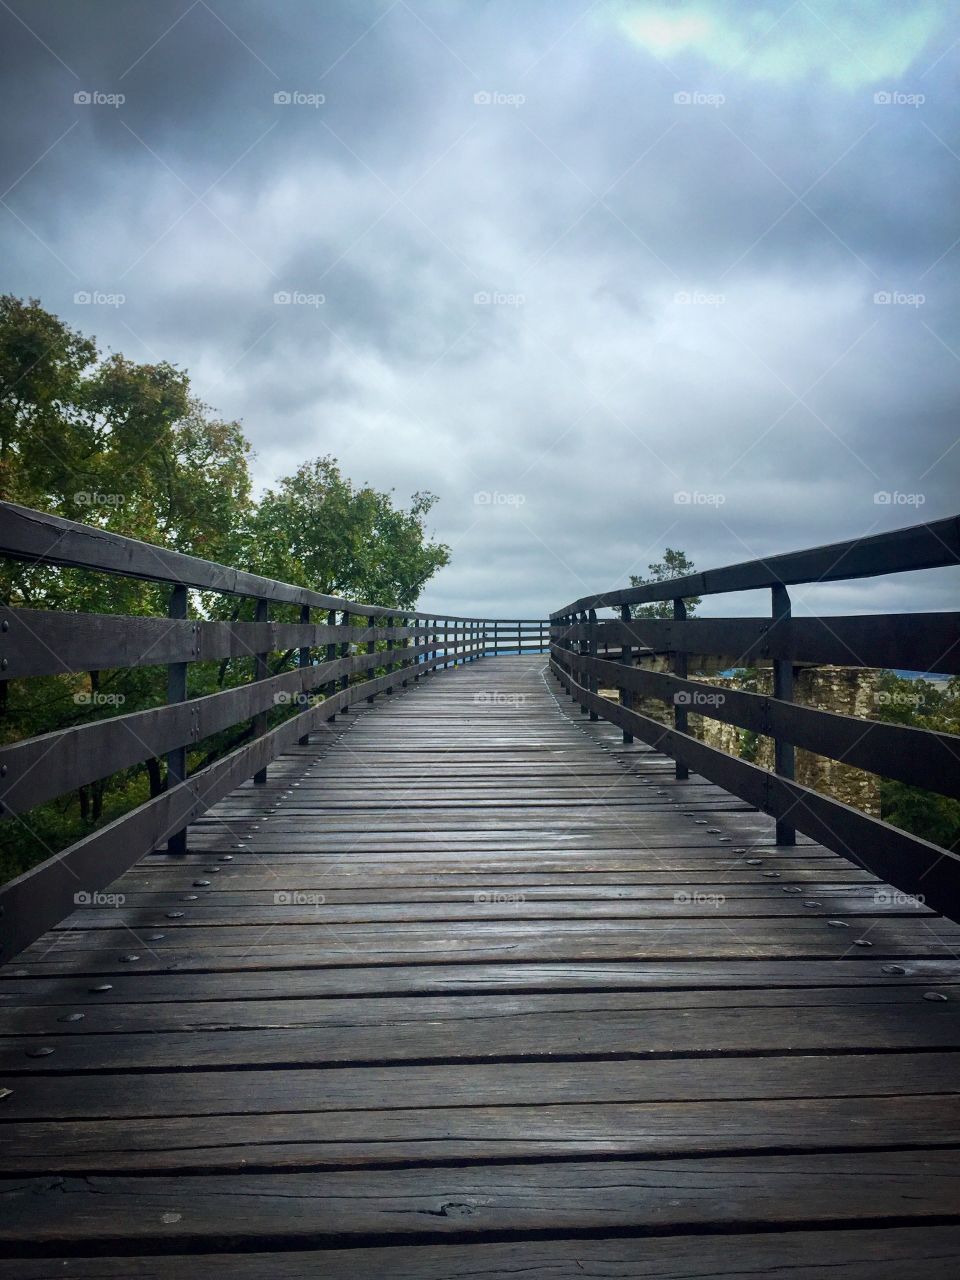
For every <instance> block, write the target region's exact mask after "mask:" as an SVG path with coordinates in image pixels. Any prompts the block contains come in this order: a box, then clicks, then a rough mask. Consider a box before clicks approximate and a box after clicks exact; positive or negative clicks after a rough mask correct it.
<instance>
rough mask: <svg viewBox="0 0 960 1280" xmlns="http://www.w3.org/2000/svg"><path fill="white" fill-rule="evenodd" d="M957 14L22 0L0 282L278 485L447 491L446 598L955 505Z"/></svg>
mask: <svg viewBox="0 0 960 1280" xmlns="http://www.w3.org/2000/svg"><path fill="white" fill-rule="evenodd" d="M958 36H960V23H958V21H957V18H956V15H954V14H951V13H950V11H949V10H948V9H947V8H946V7H945V6H943V5H934V4H927V3H918V2H915V3H909V4H908V3H887V2H884V3H873V2H872V0H855V2H851V0H844V2H843V3H841V0H810V2H809V3H803V4H801V5H796V4H788V3H778V4H776V5H774V6H761V5H754V4H750V3H737V2H735V0H730V2H727V3H719V2H717V0H710V2H707V0H705V2H704V3H699V4H696V5H693V4H690V5H686V4H665V3H664V4H656V3H639V2H638V3H614V2H613V0H608V2H606V3H601V4H599V5H597V4H594V5H587V4H581V3H565V2H562V0H561V2H559V3H549V4H547V3H527V4H524V5H523V6H517V5H510V4H507V3H486V4H482V5H478V4H467V3H441V2H440V0H434V2H431V3H427V2H425V0H417V2H416V3H413V2H411V3H408V2H407V0H396V2H390V0H382V2H380V0H378V2H377V3H349V4H348V3H341V4H336V3H324V4H319V3H307V2H306V0H284V2H282V3H278V4H273V5H268V4H266V3H262V2H254V0H232V2H231V3H230V4H229V5H228V4H226V3H225V2H224V0H216V2H213V0H211V3H207V2H206V0H197V2H196V3H193V4H191V3H190V0H178V2H177V3H169V2H168V0H151V2H150V3H147V2H146V0H144V2H142V3H141V2H140V0H97V3H93V0H87V2H83V0H69V2H67V0H41V2H40V3H36V4H30V5H27V4H25V3H23V0H19V3H18V2H16V0H9V2H8V3H5V4H3V5H2V6H0V68H2V71H3V75H2V82H0V83H2V88H0V101H2V105H3V109H4V112H5V117H6V119H7V120H8V121H14V120H15V121H16V127H15V128H9V129H8V130H7V131H6V136H5V139H4V142H3V148H4V149H3V152H2V155H0V164H2V181H0V189H3V191H4V194H3V205H2V206H0V237H2V241H0V243H2V246H3V250H4V261H5V264H6V272H5V278H4V281H3V288H4V290H5V291H9V292H14V293H18V294H21V295H31V296H38V297H39V298H40V299H41V300H42V302H43V303H44V304H45V305H46V306H48V307H49V308H51V309H52V310H55V311H57V312H58V313H59V314H61V315H63V316H64V317H65V318H66V319H68V320H69V321H70V322H71V323H73V324H75V325H76V326H78V327H80V328H81V329H83V330H84V331H86V332H92V333H95V334H96V335H97V337H98V339H99V340H100V342H101V343H102V344H103V345H104V346H105V347H107V348H110V349H114V350H122V351H124V352H125V353H127V354H128V355H130V356H131V357H133V358H136V359H141V360H155V359H170V360H173V361H174V362H176V363H177V364H179V365H182V366H183V367H186V368H187V369H189V371H190V373H191V377H192V379H193V382H194V386H195V388H196V390H197V392H198V394H200V395H201V396H202V397H203V398H204V399H205V400H206V401H208V402H209V403H211V404H212V405H214V406H215V407H216V408H217V410H218V411H219V412H221V413H223V414H225V415H227V416H230V417H237V418H240V419H241V420H242V422H243V424H244V427H245V429H246V431H247V434H248V435H249V436H250V438H251V440H252V441H253V444H254V447H255V449H256V450H257V455H258V457H257V461H256V470H257V476H258V479H259V481H260V482H261V483H269V482H270V481H271V480H273V479H274V478H275V477H276V476H278V475H280V474H283V473H284V472H285V471H287V470H290V469H292V468H293V467H295V466H296V465H297V463H298V462H300V461H301V460H303V459H305V458H307V457H311V456H316V455H318V454H323V453H333V454H335V455H336V456H337V457H338V458H339V459H340V461H341V463H342V465H343V467H344V469H345V470H346V472H347V473H348V474H349V475H351V476H352V477H353V478H354V479H355V480H357V481H363V480H370V481H371V482H373V483H375V484H377V485H380V486H383V487H392V488H395V489H396V492H397V495H398V497H400V498H403V497H405V496H406V495H407V494H409V493H411V492H412V491H413V490H415V489H422V488H430V489H433V490H434V491H435V492H437V493H438V494H439V495H440V499H441V501H440V503H439V505H438V507H437V508H436V510H435V513H434V516H435V523H436V531H437V532H438V533H439V534H440V535H441V536H442V537H444V538H445V539H446V540H447V541H449V542H450V543H451V545H452V547H453V559H452V563H451V565H450V566H449V567H448V568H447V569H446V570H444V571H443V572H442V573H441V574H440V575H439V576H438V577H437V579H436V580H435V581H434V582H433V583H432V584H431V585H430V587H429V589H428V592H427V594H426V596H425V601H424V603H425V605H427V606H428V607H431V608H433V607H436V608H437V609H449V610H450V611H456V612H463V613H481V612H483V613H496V614H499V615H501V616H504V615H510V614H513V615H517V614H524V615H535V614H541V613H543V612H545V611H547V610H549V609H550V608H554V607H557V606H559V605H561V604H563V603H565V602H566V601H567V600H569V599H571V598H573V597H576V596H579V595H581V594H584V593H585V592H586V591H588V590H594V589H596V590H599V589H602V588H605V587H609V586H614V585H618V584H623V583H624V582H625V581H626V578H627V575H628V574H629V573H631V572H643V571H644V570H645V568H646V565H647V564H648V562H650V561H652V560H655V559H658V558H660V555H661V553H662V551H663V548H664V546H665V545H671V546H680V547H683V548H684V549H685V550H686V551H687V552H688V553H689V554H690V555H691V556H692V557H693V558H694V559H695V561H696V562H697V564H698V565H699V566H701V567H709V566H710V565H715V564H722V563H727V562H731V561H736V560H741V559H747V558H751V557H752V556H755V555H761V554H768V553H773V552H776V551H782V550H788V549H790V548H792V547H799V546H805V545H811V544H814V543H819V542H826V541H830V540H833V539H837V538H842V537H848V536H853V535H856V534H860V533H867V532H872V531H877V530H881V529H884V528H891V527H895V526H897V525H902V524H907V523H913V522H915V521H916V520H919V519H926V518H933V517H939V516H943V515H946V514H950V513H951V511H952V510H953V509H954V508H955V506H956V497H955V495H956V490H957V485H956V478H957V469H958V468H957V463H958V459H960V447H958V445H957V441H958V430H957V383H958V379H957V373H958V365H960V326H958V322H957V315H956V308H955V306H954V305H953V299H954V298H955V297H956V295H957V284H958V281H957V264H958V261H960V244H958V243H957V240H958V234H960V232H958V228H957V225H956V217H955V210H956V208H957V204H958V185H960V184H958V178H960V154H958V150H960V144H957V136H958V129H957V124H958V107H957V103H956V100H955V98H956V95H955V93H954V89H953V86H954V83H955V79H956V70H957V62H958V58H960V43H958ZM76 94H81V95H83V94H89V95H93V96H94V98H95V99H96V100H94V101H90V102H83V101H79V102H78V101H75V95H76ZM97 95H99V98H98V97H97ZM111 95H112V98H111ZM117 95H122V97H123V101H122V103H121V104H119V105H114V102H115V100H116V96H117ZM275 95H280V100H279V101H275ZM321 96H322V101H320V98H321ZM285 97H287V98H289V101H286V100H284V98H285ZM84 290H86V291H101V292H103V293H113V294H117V293H119V294H122V295H123V296H124V299H125V300H124V302H123V304H122V305H120V306H116V307H111V306H107V305H82V304H79V305H78V304H76V303H75V302H74V297H75V294H76V293H77V292H78V291H84ZM276 295H281V296H282V295H289V296H290V298H291V300H290V301H288V302H276V301H275V296H276ZM878 492H891V493H894V494H900V495H904V496H905V497H907V498H910V499H911V501H910V502H906V501H902V502H899V503H898V502H896V501H892V502H890V503H887V504H877V503H876V502H875V500H874V497H875V494H877V493H878ZM685 497H686V499H688V500H684V499H685ZM921 500H922V503H921ZM949 587H950V580H949V578H948V577H947V576H946V575H941V574H927V575H919V576H917V577H915V579H914V580H913V581H912V582H910V583H907V582H893V583H883V584H875V585H871V586H866V585H864V584H850V585H849V586H843V587H832V588H830V589H825V590H824V591H822V592H811V593H800V597H801V598H800V600H799V601H798V607H799V608H800V609H803V608H804V607H807V606H809V607H811V608H813V607H828V608H830V609H834V610H835V611H843V610H847V609H853V610H855V609H866V608H875V607H931V608H932V607H938V606H941V605H944V604H945V603H946V601H947V599H948V598H949ZM738 607H740V606H739V605H738V604H737V602H733V604H732V605H731V603H730V602H727V601H724V602H723V608H724V609H725V610H728V609H731V608H738Z"/></svg>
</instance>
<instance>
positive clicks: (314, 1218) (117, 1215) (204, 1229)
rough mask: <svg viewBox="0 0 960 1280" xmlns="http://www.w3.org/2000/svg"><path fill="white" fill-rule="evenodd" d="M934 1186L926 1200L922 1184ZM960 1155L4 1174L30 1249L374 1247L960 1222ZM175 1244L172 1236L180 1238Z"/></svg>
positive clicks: (5, 1233)
mask: <svg viewBox="0 0 960 1280" xmlns="http://www.w3.org/2000/svg"><path fill="white" fill-rule="evenodd" d="M918 1185H922V1186H923V1188H924V1195H923V1196H922V1197H920V1196H918V1195H917V1194H916V1189H917V1187H918ZM958 1196H960V1154H958V1153H957V1152H955V1151H939V1150H928V1151H922V1152H918V1151H906V1152H900V1151H887V1152H869V1153H865V1154H850V1155H847V1154H844V1155H832V1154H831V1155H795V1156H785V1155H771V1156H768V1157H766V1158H764V1159H763V1160H761V1161H759V1162H758V1160H757V1158H756V1157H729V1158H720V1159H696V1158H694V1159H679V1160H649V1161H648V1160H643V1161H620V1160H611V1161H604V1162H596V1161H595V1162H592V1163H587V1164H584V1163H569V1164H567V1163H560V1164H549V1163H547V1164H520V1165H511V1164H496V1165H472V1166H467V1167H465V1168H464V1167H460V1168H448V1169H442V1170H437V1169H418V1168H400V1169H390V1170H385V1171H373V1170H364V1171H358V1172H354V1171H341V1172H336V1173H326V1174H324V1173H319V1172H318V1173H284V1174H262V1173H256V1172H249V1173H245V1174H243V1175H242V1177H239V1176H234V1177H229V1176H226V1175H222V1176H204V1175H198V1176H196V1177H191V1178H189V1179H184V1180H178V1179H176V1178H170V1177H153V1176H149V1175H147V1176H143V1177H135V1178H134V1177H127V1178H123V1177H95V1178H80V1177H70V1176H68V1177H64V1178H60V1177H55V1178H47V1179H43V1178H36V1179H30V1178H21V1179H18V1180H3V1182H0V1207H2V1214H3V1217H2V1219H0V1239H2V1240H3V1241H4V1242H5V1243H6V1245H7V1248H8V1249H9V1248H18V1249H22V1250H23V1251H24V1252H25V1253H27V1254H30V1253H34V1254H35V1253H37V1252H39V1251H46V1252H52V1251H58V1246H62V1244H63V1242H65V1241H76V1242H78V1243H79V1244H81V1245H83V1246H86V1247H91V1246H96V1247H98V1248H100V1249H102V1250H104V1251H105V1252H109V1251H110V1249H111V1248H112V1247H115V1246H117V1245H123V1246H127V1247H129V1246H136V1245H137V1244H141V1245H143V1244H147V1243H150V1244H154V1243H157V1244H159V1243H160V1242H161V1241H167V1242H172V1241H176V1242H177V1243H178V1244H179V1246H180V1248H181V1249H184V1247H185V1248H186V1249H187V1250H189V1249H190V1248H197V1247H199V1246H201V1245H202V1246H203V1247H204V1248H209V1247H211V1246H219V1247H223V1246H225V1245H229V1246H231V1247H233V1248H236V1247H237V1246H238V1245H239V1246H242V1247H245V1248H252V1247H256V1246H258V1245H259V1246H260V1247H263V1246H264V1245H265V1244H267V1243H268V1242H271V1241H275V1240H276V1239H277V1238H278V1237H282V1238H283V1240H284V1241H285V1242H287V1243H288V1244H295V1243H297V1242H299V1243H302V1244H303V1245H308V1244H309V1245H311V1246H313V1247H316V1245H317V1244H318V1243H319V1242H321V1241H323V1242H329V1243H330V1244H331V1245H334V1244H337V1243H339V1242H345V1241H347V1240H351V1241H353V1242H354V1243H363V1244H364V1245H366V1246H369V1245H372V1244H375V1243H383V1242H385V1241H386V1240H388V1239H389V1240H396V1239H397V1238H400V1237H406V1238H408V1239H419V1240H429V1239H431V1238H434V1239H436V1238H442V1237H448V1238H450V1239H453V1240H457V1241H463V1240H470V1239H478V1238H483V1237H484V1236H490V1235H492V1234H495V1233H505V1232H511V1233H512V1232H526V1233H530V1232H537V1233H544V1232H553V1233H554V1234H562V1233H564V1232H567V1233H569V1232H577V1231H593V1232H604V1231H606V1232H609V1231H611V1230H626V1231H640V1230H646V1231H656V1232H659V1233H664V1232H677V1231H687V1232H689V1231H691V1230H700V1231H702V1230H707V1229H710V1230H714V1231H716V1230H718V1229H725V1230H730V1229H731V1228H734V1227H739V1228H740V1229H741V1230H749V1229H750V1228H755V1227H756V1226H759V1225H762V1224H763V1225H768V1224H791V1225H800V1224H803V1225H807V1226H822V1227H826V1226H832V1225H836V1224H844V1223H850V1224H856V1223H864V1222H874V1223H877V1224H879V1223H882V1222H884V1221H885V1220H892V1221H893V1222H894V1223H898V1224H901V1225H907V1224H908V1223H910V1222H913V1223H915V1224H918V1223H923V1222H924V1221H925V1220H928V1219H929V1220H932V1221H933V1222H934V1223H936V1222H937V1221H938V1220H940V1221H942V1220H945V1219H946V1220H950V1219H952V1218H955V1216H956V1213H957V1203H958ZM168 1247H169V1245H168Z"/></svg>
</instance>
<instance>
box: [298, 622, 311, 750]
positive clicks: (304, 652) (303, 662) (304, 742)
mask: <svg viewBox="0 0 960 1280" xmlns="http://www.w3.org/2000/svg"><path fill="white" fill-rule="evenodd" d="M300 621H301V622H302V623H304V624H306V625H308V626H309V624H310V606H309V605H308V604H303V605H301V606H300ZM299 665H300V667H309V666H310V646H309V645H301V646H300V661H299ZM304 705H305V700H303V699H301V701H300V706H301V709H302V708H303V707H304ZM297 741H298V742H299V743H300V746H301V747H306V746H309V745H310V735H309V733H305V734H304V735H303V737H302V738H298V739H297Z"/></svg>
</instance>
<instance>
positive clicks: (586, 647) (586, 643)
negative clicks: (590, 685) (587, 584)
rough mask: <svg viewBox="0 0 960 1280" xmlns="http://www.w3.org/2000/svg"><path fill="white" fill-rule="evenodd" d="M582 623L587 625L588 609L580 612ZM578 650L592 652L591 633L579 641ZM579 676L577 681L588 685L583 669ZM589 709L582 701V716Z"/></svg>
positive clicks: (582, 652) (585, 652) (583, 625)
mask: <svg viewBox="0 0 960 1280" xmlns="http://www.w3.org/2000/svg"><path fill="white" fill-rule="evenodd" d="M580 625H581V627H585V626H586V625H587V614H586V610H584V611H583V612H581V614H580ZM578 650H579V652H580V653H581V654H588V653H589V652H590V639H589V635H588V637H587V639H586V640H581V641H580V643H579V645H578ZM579 676H580V679H579V680H578V681H577V683H578V684H581V685H584V686H586V684H587V677H586V676H585V675H584V674H583V672H582V671H581V672H579ZM589 710H590V708H589V707H588V706H587V704H586V703H585V702H581V703H580V714H581V715H582V716H585V715H587V713H588V712H589Z"/></svg>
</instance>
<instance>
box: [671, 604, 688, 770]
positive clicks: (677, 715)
mask: <svg viewBox="0 0 960 1280" xmlns="http://www.w3.org/2000/svg"><path fill="white" fill-rule="evenodd" d="M686 616H687V606H686V605H685V604H684V603H683V600H682V599H680V598H678V599H676V600H674V602H673V620H674V622H683V621H684V620H685V619H686ZM672 666H673V674H674V675H675V676H680V677H682V678H683V679H684V680H685V679H686V678H687V655H686V653H681V652H680V651H679V650H674V654H673V663H672ZM673 727H674V728H675V729H676V731H677V733H686V732H687V708H686V707H685V706H680V705H679V704H678V703H676V702H675V703H674V704H673ZM675 773H676V777H677V778H678V779H679V780H680V781H681V782H682V781H684V779H686V778H689V776H690V771H689V769H688V768H687V766H686V765H685V764H681V763H680V761H679V760H678V761H677V765H676V771H675Z"/></svg>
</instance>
